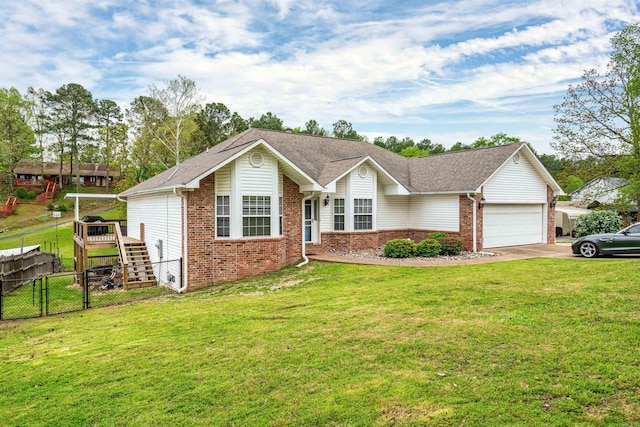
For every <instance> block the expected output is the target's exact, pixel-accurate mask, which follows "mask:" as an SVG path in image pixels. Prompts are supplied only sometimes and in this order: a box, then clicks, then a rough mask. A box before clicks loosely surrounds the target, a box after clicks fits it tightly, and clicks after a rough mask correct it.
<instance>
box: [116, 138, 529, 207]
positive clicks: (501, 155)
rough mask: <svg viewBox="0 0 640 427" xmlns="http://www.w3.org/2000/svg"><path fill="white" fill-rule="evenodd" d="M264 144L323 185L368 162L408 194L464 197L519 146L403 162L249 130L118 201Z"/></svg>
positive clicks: (385, 154) (346, 143) (325, 141)
mask: <svg viewBox="0 0 640 427" xmlns="http://www.w3.org/2000/svg"><path fill="white" fill-rule="evenodd" d="M259 140H264V141H265V142H266V143H267V144H269V145H270V146H271V147H273V149H275V150H276V151H277V152H279V153H280V154H281V155H282V156H283V157H284V158H286V159H288V161H289V162H290V163H292V164H293V165H295V166H296V167H297V168H298V169H300V170H301V171H303V172H304V173H305V174H307V175H308V176H309V177H311V179H313V180H314V181H316V182H317V183H319V184H320V185H322V186H325V185H326V184H328V183H330V182H331V181H333V180H335V179H336V178H337V177H339V176H341V175H342V174H344V173H345V172H346V171H348V170H350V169H351V168H352V167H353V166H355V165H356V164H358V162H360V161H361V160H363V159H365V158H367V157H369V158H371V159H372V160H374V161H375V162H376V163H378V164H379V165H380V166H381V167H382V168H383V169H384V170H385V171H386V172H387V173H388V174H389V175H391V176H392V177H393V178H394V179H395V180H396V181H398V182H399V183H400V184H401V185H403V186H404V187H405V188H407V189H408V190H409V191H411V192H418V193H428V192H429V193H430V192H455V191H460V192H467V191H474V190H475V189H477V188H478V187H480V186H481V185H482V184H483V183H484V182H485V181H486V179H488V178H489V177H490V176H491V174H493V173H494V172H495V171H496V170H497V169H498V168H499V167H500V166H501V165H502V164H503V163H504V162H505V161H506V160H507V159H508V158H509V157H510V156H511V155H512V154H513V153H515V152H516V151H518V150H519V149H520V147H521V146H522V143H519V144H511V145H504V146H499V147H492V148H486V149H479V150H470V151H459V152H454V153H445V154H440V155H434V156H428V157H416V158H405V157H403V156H400V155H398V154H395V153H392V152H390V151H388V150H385V149H384V148H381V147H378V146H376V145H373V144H370V143H368V142H363V141H354V140H347V139H338V138H330V137H320V136H312V135H304V134H296V133H290V132H278V131H271V130H264V129H249V130H246V131H244V132H242V133H240V134H238V135H236V136H234V137H232V138H230V139H228V140H226V141H224V142H222V143H221V144H218V145H216V146H215V147H212V148H210V149H209V150H208V151H206V152H204V153H201V154H199V155H197V156H194V157H192V158H190V159H188V160H186V161H184V162H183V163H182V164H181V165H180V166H179V167H178V166H174V167H173V168H171V169H168V170H166V171H164V172H162V173H160V174H158V175H156V176H154V177H153V178H151V179H149V180H147V181H145V182H142V183H140V184H138V185H136V186H135V187H132V188H130V189H128V190H126V191H124V192H123V193H122V194H121V195H122V196H125V197H126V196H130V195H133V194H137V193H144V192H154V191H161V190H163V189H171V188H176V187H177V188H180V187H183V186H185V185H187V184H188V183H190V182H192V181H193V180H195V179H197V178H198V177H201V176H202V175H203V174H206V173H207V172H208V171H211V170H213V169H215V168H216V167H218V166H221V165H223V164H224V163H225V162H226V161H227V160H229V159H230V158H231V157H233V156H234V155H235V154H237V153H239V152H240V151H242V150H244V149H245V148H247V147H248V146H249V145H251V144H252V143H254V142H256V141H259Z"/></svg>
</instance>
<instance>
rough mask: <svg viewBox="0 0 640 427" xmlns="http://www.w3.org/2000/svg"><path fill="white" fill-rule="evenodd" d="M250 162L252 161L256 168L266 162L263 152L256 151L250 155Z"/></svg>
mask: <svg viewBox="0 0 640 427" xmlns="http://www.w3.org/2000/svg"><path fill="white" fill-rule="evenodd" d="M249 163H251V166H253V167H254V168H259V167H261V166H262V165H263V164H264V157H263V156H262V154H261V153H258V152H257V151H254V152H253V153H251V155H250V156H249Z"/></svg>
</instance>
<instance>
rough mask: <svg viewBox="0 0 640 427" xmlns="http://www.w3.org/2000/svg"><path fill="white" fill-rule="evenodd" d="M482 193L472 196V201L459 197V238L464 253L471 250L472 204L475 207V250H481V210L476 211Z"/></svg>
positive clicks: (465, 197)
mask: <svg viewBox="0 0 640 427" xmlns="http://www.w3.org/2000/svg"><path fill="white" fill-rule="evenodd" d="M480 199H482V193H479V194H476V195H475V196H474V201H471V200H469V199H468V198H467V196H466V195H464V196H460V237H459V239H460V240H462V245H463V247H464V250H465V251H472V250H473V204H474V203H475V205H476V237H477V241H476V249H477V250H478V251H481V250H482V210H480V209H478V208H477V206H478V202H479V201H480Z"/></svg>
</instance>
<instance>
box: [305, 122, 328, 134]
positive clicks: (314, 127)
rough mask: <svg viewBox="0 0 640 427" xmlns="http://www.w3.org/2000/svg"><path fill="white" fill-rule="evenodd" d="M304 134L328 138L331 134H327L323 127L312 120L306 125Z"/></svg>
mask: <svg viewBox="0 0 640 427" xmlns="http://www.w3.org/2000/svg"><path fill="white" fill-rule="evenodd" d="M302 133H305V134H307V135H318V136H327V135H329V132H327V131H326V130H325V129H324V128H322V126H320V125H319V124H318V122H316V121H315V120H313V119H311V120H309V121H308V122H307V123H305V124H304V130H303V131H302Z"/></svg>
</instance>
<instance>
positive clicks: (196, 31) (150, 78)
mask: <svg viewBox="0 0 640 427" xmlns="http://www.w3.org/2000/svg"><path fill="white" fill-rule="evenodd" d="M6 3H7V4H6V5H4V8H3V9H2V10H1V11H0V19H2V20H3V22H4V23H5V24H4V26H3V27H0V52H1V53H0V55H1V58H0V61H2V64H3V77H4V79H3V80H4V82H3V84H5V85H13V86H16V87H18V88H19V89H22V90H23V89H24V88H26V87H27V86H36V87H39V86H41V87H44V88H45V89H48V90H55V89H56V88H57V87H59V86H61V85H62V84H66V83H69V82H72V81H74V82H80V83H82V84H85V85H87V87H88V88H90V89H91V90H93V91H95V93H96V94H100V97H111V98H114V99H116V100H118V101H119V102H121V103H127V102H129V101H130V100H132V99H133V98H135V97H136V96H139V95H141V94H142V93H144V92H145V89H146V88H147V87H148V86H149V84H152V83H159V82H162V81H164V80H168V79H172V78H175V77H176V76H177V75H178V74H182V75H185V76H187V77H189V78H192V79H194V80H195V81H196V82H197V84H198V86H199V87H200V88H201V89H202V91H203V92H204V93H205V94H206V95H207V97H208V100H209V101H216V102H224V103H225V104H226V105H227V106H228V107H229V108H230V109H231V110H233V111H238V112H240V114H242V115H243V116H259V115H260V114H262V113H264V112H266V111H272V112H273V113H274V114H276V115H278V116H279V117H281V118H282V119H283V120H284V121H285V123H287V124H289V125H292V126H297V125H303V124H304V122H305V121H306V120H308V119H310V118H314V119H316V120H318V121H319V122H320V123H321V124H322V125H323V126H324V127H325V128H330V127H331V123H333V122H334V121H335V120H337V119H338V118H345V119H347V120H349V121H352V122H353V123H354V124H355V123H362V124H363V125H364V124H371V123H388V124H393V125H394V126H401V125H402V124H406V125H407V126H409V127H411V126H413V125H415V124H424V125H425V126H427V125H430V124H431V123H448V124H449V125H450V126H454V125H455V123H451V119H453V120H455V121H457V123H460V124H461V127H462V126H474V129H477V131H473V130H469V131H465V132H469V134H472V133H474V139H475V138H477V137H478V136H481V135H487V132H488V131H491V130H493V129H495V128H497V127H503V128H505V129H506V128H508V127H509V124H510V123H518V124H520V123H521V124H522V125H521V126H527V124H526V120H522V119H521V118H519V116H522V115H523V113H526V114H527V115H529V116H531V115H536V117H537V115H540V117H542V116H544V120H546V121H544V122H537V120H538V118H536V120H533V121H534V122H535V124H532V125H531V127H530V128H527V129H528V130H527V131H526V132H528V133H529V134H531V135H532V138H536V140H537V141H542V140H543V139H544V138H546V139H550V133H549V131H548V128H550V127H552V126H553V123H552V111H551V108H552V106H553V104H554V103H557V102H559V101H560V100H561V97H562V94H563V93H564V91H565V90H566V85H567V82H568V81H572V80H575V79H577V78H579V77H580V75H581V74H582V71H583V70H584V69H586V68H593V67H595V68H601V67H603V66H604V65H605V64H606V62H607V59H608V49H609V45H608V40H609V38H610V36H611V34H612V32H613V31H616V30H618V29H620V28H621V27H622V26H623V25H624V23H630V22H635V21H637V20H638V18H640V15H639V12H638V5H637V4H636V2H635V1H632V0H610V1H606V2H605V1H603V0H565V1H562V2H558V1H557V0H553V1H551V0H539V1H534V2H529V1H521V2H520V1H513V2H507V3H505V2H502V1H499V0H459V1H457V2H439V3H432V2H428V3H429V4H427V5H425V6H422V7H418V8H415V6H413V5H412V4H411V3H412V2H408V3H406V4H405V3H399V4H397V5H395V6H394V8H389V7H388V4H387V2H382V1H379V2H376V1H368V0H357V1H355V0H351V1H350V0H343V1H340V2H337V1H330V0H320V1H311V0H299V1H295V2H294V1H293V0H270V1H269V2H261V1H257V0H244V1H236V0H220V1H217V2H216V3H215V5H211V4H201V3H200V4H192V3H191V2H189V1H187V0H180V1H178V2H173V1H172V2H162V1H161V2H153V4H151V2H136V3H129V2H125V1H116V0H113V1H103V2H101V3H99V4H92V3H90V2H89V3H87V2H83V1H80V0H71V1H68V2H65V3H61V2H59V1H52V2H36V1H35V0H32V1H26V0H7V1H6ZM380 8H387V9H385V10H386V11H385V13H384V14H380V13H378V12H377V11H378V10H379V9H380ZM532 100H533V101H532ZM545 112H546V114H545ZM465 113H466V114H465ZM487 113H490V115H486V114H487ZM483 114H484V115H483ZM483 117H484V119H483ZM540 120H543V119H542V118H541V119H540ZM530 121H531V120H530ZM545 128H546V129H545ZM356 130H358V129H357V128H356ZM382 131H384V129H381V132H382ZM499 131H500V130H498V131H496V132H493V133H497V132H499ZM387 133H388V132H387ZM442 135H447V136H446V137H447V138H449V137H451V138H453V135H459V137H460V138H462V136H463V134H462V133H460V132H458V133H455V132H449V133H447V132H443V133H442ZM465 135H466V134H465ZM541 135H546V137H542V136H541ZM398 136H400V135H398ZM425 136H428V135H425ZM467 136H468V135H467ZM432 139H433V138H432ZM434 140H435V139H434ZM459 140H462V139H459ZM453 142H455V141H453ZM467 142H468V141H467ZM443 143H444V142H443ZM540 143H542V142H540Z"/></svg>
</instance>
